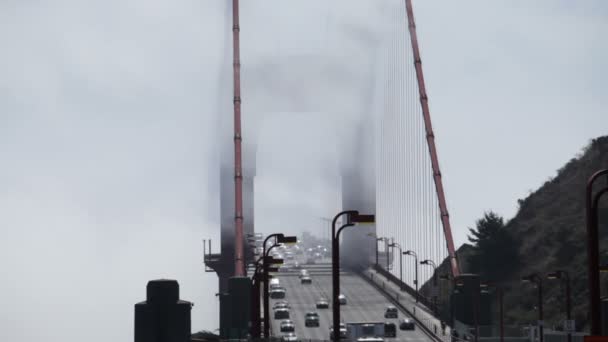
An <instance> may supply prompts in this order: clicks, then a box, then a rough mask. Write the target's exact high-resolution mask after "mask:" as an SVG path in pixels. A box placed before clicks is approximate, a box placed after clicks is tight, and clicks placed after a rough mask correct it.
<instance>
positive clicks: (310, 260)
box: [306, 257, 316, 265]
mask: <svg viewBox="0 0 608 342" xmlns="http://www.w3.org/2000/svg"><path fill="white" fill-rule="evenodd" d="M315 263H316V261H315V258H313V257H308V258H306V264H308V265H314V264H315Z"/></svg>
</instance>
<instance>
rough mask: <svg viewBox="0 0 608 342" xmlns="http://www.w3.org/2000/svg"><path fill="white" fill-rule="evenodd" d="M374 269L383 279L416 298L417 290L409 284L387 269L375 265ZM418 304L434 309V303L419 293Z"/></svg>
mask: <svg viewBox="0 0 608 342" xmlns="http://www.w3.org/2000/svg"><path fill="white" fill-rule="evenodd" d="M372 268H373V270H374V271H376V272H378V273H380V274H381V275H382V276H383V277H385V278H387V279H388V280H390V281H391V282H392V283H394V284H397V285H398V286H401V287H403V289H404V290H405V292H407V293H408V294H409V295H410V296H412V297H414V298H416V290H415V289H413V288H412V287H411V286H409V285H408V284H406V283H403V282H401V280H400V279H399V278H397V277H396V276H395V275H394V274H392V273H391V272H388V271H387V270H386V269H385V268H383V267H382V266H380V265H374V266H373V267H372ZM418 302H419V303H420V304H422V305H424V306H426V307H427V308H432V307H433V303H432V302H431V301H430V300H429V299H428V298H426V297H424V296H422V295H421V294H420V293H418Z"/></svg>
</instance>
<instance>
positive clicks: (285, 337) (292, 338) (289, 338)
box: [281, 332, 298, 342]
mask: <svg viewBox="0 0 608 342" xmlns="http://www.w3.org/2000/svg"><path fill="white" fill-rule="evenodd" d="M297 340H298V337H297V336H296V333H294V332H288V333H286V334H283V336H281V341H286V342H291V341H297Z"/></svg>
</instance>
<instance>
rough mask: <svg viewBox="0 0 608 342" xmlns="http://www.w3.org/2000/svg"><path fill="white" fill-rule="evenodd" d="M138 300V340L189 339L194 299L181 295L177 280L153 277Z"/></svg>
mask: <svg viewBox="0 0 608 342" xmlns="http://www.w3.org/2000/svg"><path fill="white" fill-rule="evenodd" d="M146 292H147V293H146V301H144V302H141V303H137V304H135V342H149V341H157V342H189V341H190V335H191V319H190V312H191V310H192V303H190V302H186V301H183V300H180V299H179V284H178V283H177V281H176V280H169V279H160V280H151V281H149V282H148V285H147V287H146Z"/></svg>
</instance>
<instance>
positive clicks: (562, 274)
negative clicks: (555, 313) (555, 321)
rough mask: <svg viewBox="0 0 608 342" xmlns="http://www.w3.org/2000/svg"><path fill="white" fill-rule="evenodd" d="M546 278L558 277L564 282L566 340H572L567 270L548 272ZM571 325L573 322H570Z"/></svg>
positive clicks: (570, 341) (569, 341)
mask: <svg viewBox="0 0 608 342" xmlns="http://www.w3.org/2000/svg"><path fill="white" fill-rule="evenodd" d="M547 279H560V280H562V281H563V282H564V283H566V320H567V321H568V323H567V324H568V325H569V326H568V327H567V328H568V342H572V331H571V330H572V329H574V327H573V326H571V324H572V322H571V320H572V317H571V307H570V300H571V298H570V276H569V275H568V272H566V271H562V270H557V271H555V272H551V273H549V274H547ZM572 325H573V324H572Z"/></svg>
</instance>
